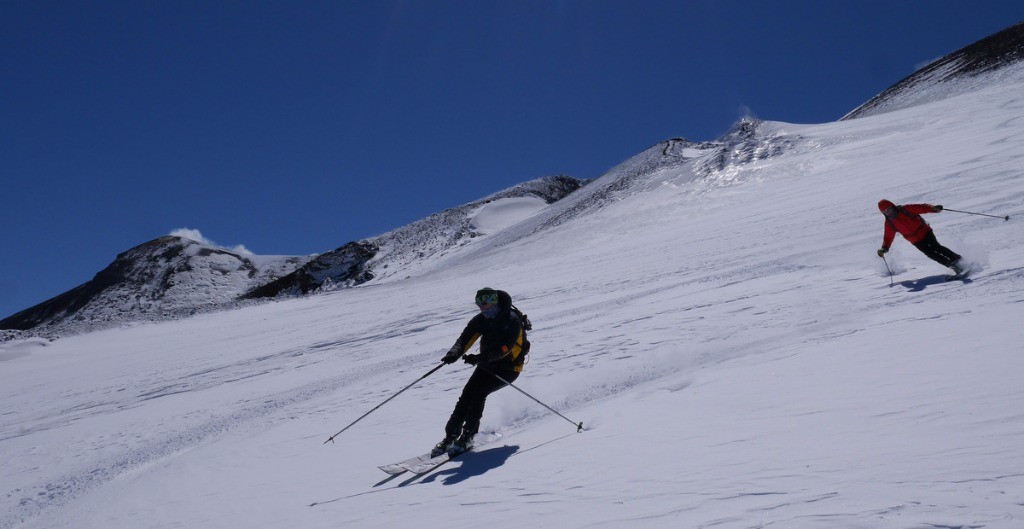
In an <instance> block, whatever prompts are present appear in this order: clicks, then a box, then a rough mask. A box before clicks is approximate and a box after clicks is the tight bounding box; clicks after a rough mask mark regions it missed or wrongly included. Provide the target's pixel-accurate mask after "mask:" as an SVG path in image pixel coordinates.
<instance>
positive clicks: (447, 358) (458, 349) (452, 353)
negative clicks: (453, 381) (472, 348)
mask: <svg viewBox="0 0 1024 529" xmlns="http://www.w3.org/2000/svg"><path fill="white" fill-rule="evenodd" d="M460 356H462V345H460V344H455V345H453V346H452V348H451V349H449V350H448V352H447V353H445V354H444V358H442V359H441V361H442V362H444V363H446V364H454V363H455V361H456V360H458V359H459V357H460Z"/></svg>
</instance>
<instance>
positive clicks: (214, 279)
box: [0, 235, 312, 335]
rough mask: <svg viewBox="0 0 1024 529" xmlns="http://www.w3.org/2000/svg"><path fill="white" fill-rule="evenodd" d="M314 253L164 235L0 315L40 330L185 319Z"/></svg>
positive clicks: (3, 325)
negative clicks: (258, 250) (57, 291)
mask: <svg viewBox="0 0 1024 529" xmlns="http://www.w3.org/2000/svg"><path fill="white" fill-rule="evenodd" d="M311 258H312V257H292V256H255V255H243V254H240V253H238V252H234V251H230V250H226V249H223V248H217V247H214V246H210V245H208V244H204V243H202V242H198V241H195V240H192V239H188V238H185V237H179V236H170V235H169V236H164V237H160V238H157V239H154V240H152V241H149V242H146V243H144V244H141V245H139V246H136V247H135V248H132V249H130V250H128V251H126V252H123V253H121V254H119V255H118V256H117V258H116V259H115V260H114V262H113V263H111V264H110V265H109V266H108V267H107V268H105V269H103V270H102V271H100V272H99V273H97V274H96V276H95V277H93V278H92V279H91V280H90V281H88V282H86V283H84V284H82V285H80V286H78V287H75V288H74V289H71V290H69V291H68V292H65V293H63V294H61V295H59V296H56V297H54V298H52V299H50V300H47V301H45V302H43V303H41V304H39V305H36V306H34V307H31V308H29V309H26V310H24V311H21V312H18V313H17V314H14V315H12V316H10V317H8V318H5V319H4V320H2V321H0V329H17V330H28V329H34V330H35V331H36V332H37V333H40V334H44V335H45V334H50V335H55V334H61V333H74V332H82V331H88V330H91V329H95V328H97V327H103V326H107V325H109V324H118V323H125V322H129V321H137V320H159V319H168V318H180V317H184V316H189V315H193V314H196V313H197V312H202V311H206V310H212V309H215V308H218V307H221V306H223V305H224V304H225V303H228V302H231V301H233V300H235V299H236V298H238V297H239V296H241V295H242V294H244V293H246V292H248V291H249V290H251V289H252V288H254V287H255V286H256V285H260V284H264V283H267V282H269V281H272V280H273V279H276V278H278V277H280V276H282V275H285V274H288V273H290V272H292V271H293V270H295V269H296V268H298V267H299V266H301V265H303V264H304V263H306V262H307V261H309V260H310V259H311Z"/></svg>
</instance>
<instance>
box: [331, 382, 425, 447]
mask: <svg viewBox="0 0 1024 529" xmlns="http://www.w3.org/2000/svg"><path fill="white" fill-rule="evenodd" d="M442 367H444V364H443V363H442V364H441V365H439V366H437V367H435V368H434V369H431V370H430V371H427V373H426V374H425V375H423V376H421V377H420V378H417V379H416V380H414V381H413V382H412V384H409V385H408V386H405V387H404V388H402V389H401V390H399V392H398V393H395V394H394V395H392V396H390V397H388V400H385V401H384V402H381V403H380V404H378V405H377V406H376V407H374V408H373V409H372V410H370V411H368V412H366V413H364V414H363V415H362V416H361V417H359V418H358V419H356V420H354V421H352V422H351V423H350V424H349V425H348V426H346V427H344V428H342V429H341V431H340V432H338V433H336V434H334V435H332V436H331V437H330V439H328V440H327V441H324V444H327V442H328V441H330V442H332V443H333V442H334V438H335V437H337V436H339V435H341V432H344V431H345V430H348V429H349V428H351V427H352V425H353V424H355V423H357V422H359V421H361V420H363V417H366V416H367V415H369V414H371V413H373V412H375V411H377V409H378V408H380V407H381V406H383V405H385V404H387V403H388V402H390V401H391V399H393V398H395V397H397V396H399V395H401V394H402V392H403V391H405V390H407V389H409V388H411V387H413V386H415V385H416V383H417V382H419V381H421V380H423V379H424V378H427V377H429V376H430V375H432V374H433V373H434V371H437V370H438V369H441V368H442Z"/></svg>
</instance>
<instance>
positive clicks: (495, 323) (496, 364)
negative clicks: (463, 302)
mask: <svg viewBox="0 0 1024 529" xmlns="http://www.w3.org/2000/svg"><path fill="white" fill-rule="evenodd" d="M477 339H479V340H480V363H481V364H483V365H484V366H485V367H488V368H489V369H491V370H496V371H508V370H511V371H515V372H517V373H518V372H521V371H522V370H523V363H524V362H525V361H526V354H527V353H528V352H529V350H530V342H529V341H528V340H527V339H526V331H525V330H524V329H523V322H522V321H521V320H520V319H519V315H518V314H516V311H514V310H512V297H511V296H509V295H508V293H507V292H505V291H503V290H499V291H498V314H497V315H496V316H495V317H494V318H487V317H486V316H484V315H483V314H482V313H481V314H477V315H476V316H474V317H473V319H471V320H469V323H468V324H466V328H465V329H464V330H463V331H462V334H461V335H459V339H458V340H455V346H457V347H459V348H460V349H461V350H462V352H463V353H465V352H467V351H469V349H470V348H472V347H473V344H474V343H476V341H477Z"/></svg>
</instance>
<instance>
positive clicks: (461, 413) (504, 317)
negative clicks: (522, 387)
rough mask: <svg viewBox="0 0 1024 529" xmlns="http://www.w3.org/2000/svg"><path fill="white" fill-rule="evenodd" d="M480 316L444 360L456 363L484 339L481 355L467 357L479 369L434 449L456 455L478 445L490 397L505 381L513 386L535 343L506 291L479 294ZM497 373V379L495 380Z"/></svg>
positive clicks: (467, 384) (471, 323)
mask: <svg viewBox="0 0 1024 529" xmlns="http://www.w3.org/2000/svg"><path fill="white" fill-rule="evenodd" d="M476 304H477V306H478V307H480V314H477V315H476V316H474V317H473V319H471V320H469V323H468V324H466V328H465V330H463V331H462V334H461V335H459V339H458V340H455V345H453V346H452V348H451V349H449V350H448V353H447V354H445V355H444V358H443V359H441V361H442V362H444V363H446V364H451V363H453V362H455V361H456V360H458V359H459V358H460V357H462V356H463V355H464V354H465V353H466V351H468V350H469V349H470V348H472V347H473V344H474V343H475V342H476V340H477V339H480V353H479V354H465V357H464V359H465V362H466V363H467V364H470V365H475V366H476V369H474V370H473V374H472V375H471V376H470V377H469V381H467V382H466V386H465V387H464V388H463V389H462V395H460V396H459V401H458V402H457V403H456V404H455V410H453V411H452V416H451V418H450V419H448V424H447V425H445V428H444V432H445V436H444V439H442V440H441V442H440V443H437V446H435V447H434V449H433V450H432V451H431V454H432V455H435V456H436V455H440V454H442V453H444V452H449V453H451V454H457V453H461V452H465V451H466V450H468V449H470V448H471V447H472V446H473V436H474V435H476V433H477V431H478V430H479V429H480V417H481V416H483V414H484V402H485V401H486V400H487V396H488V395H490V394H491V393H494V392H495V391H497V390H499V389H501V388H502V387H504V386H505V382H503V381H501V380H499V379H498V377H501V378H502V379H504V380H505V381H506V382H509V383H511V382H512V381H514V380H515V379H516V378H517V377H518V376H519V373H520V372H521V371H522V370H523V363H524V362H525V361H526V354H527V353H528V352H529V350H530V342H529V341H527V339H526V329H524V322H523V319H522V318H521V317H520V314H519V312H518V311H517V310H513V308H512V297H511V296H509V295H508V293H507V292H505V291H503V290H494V289H493V288H483V289H480V290H479V291H477V293H476ZM495 375H497V376H495Z"/></svg>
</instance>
